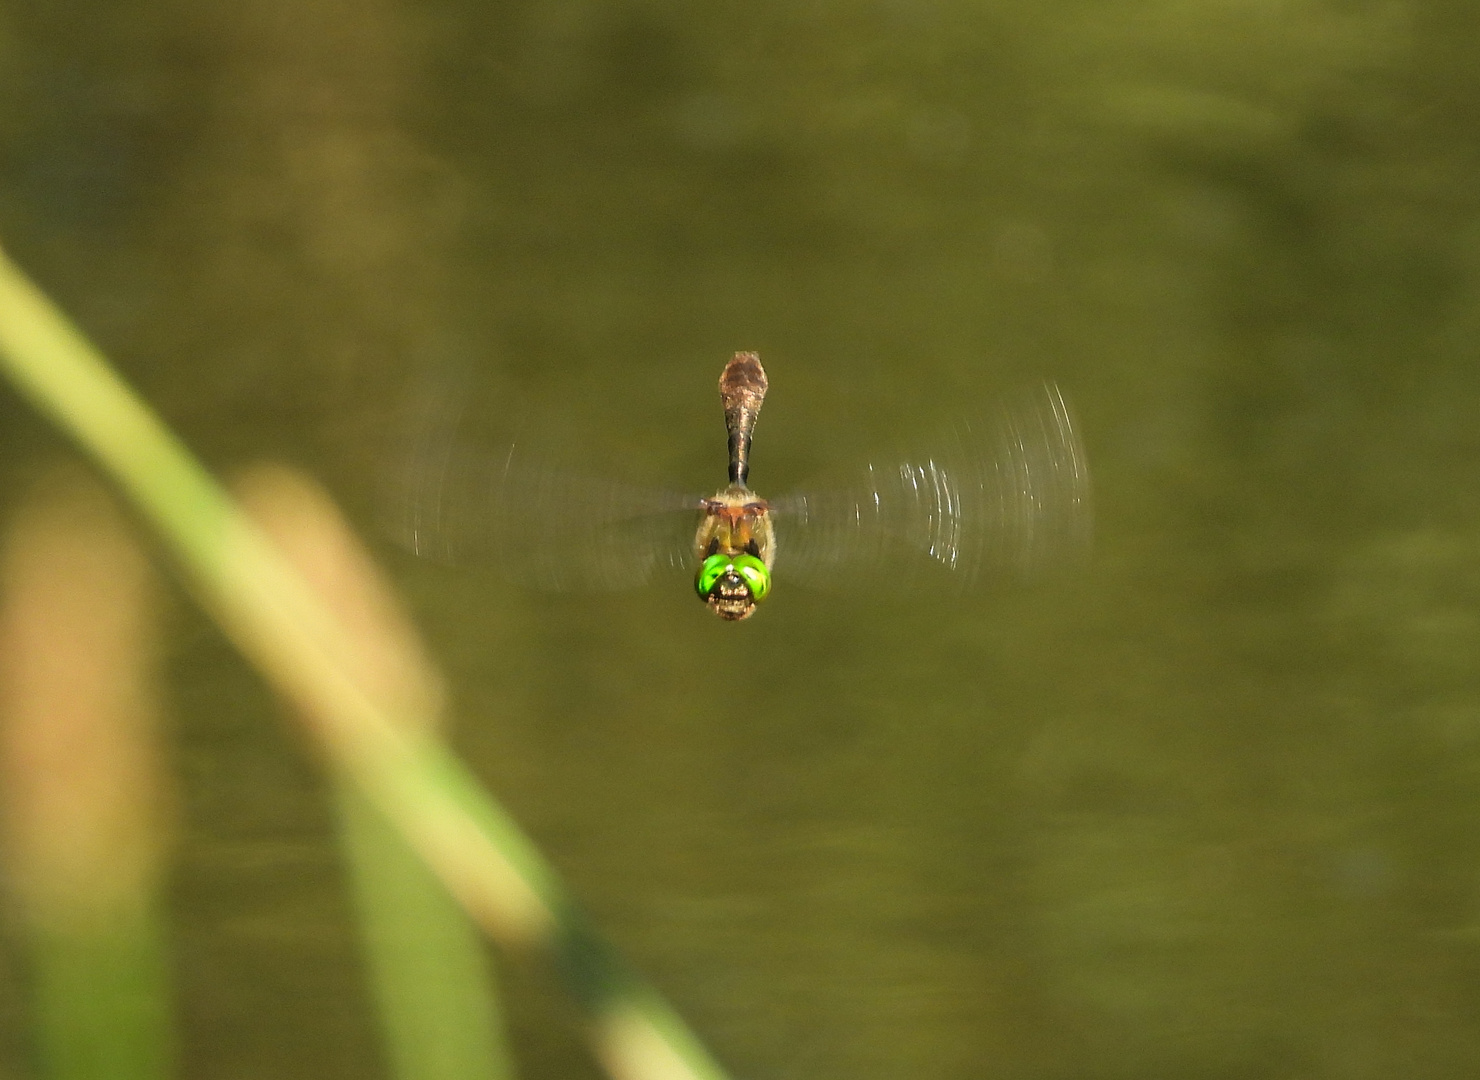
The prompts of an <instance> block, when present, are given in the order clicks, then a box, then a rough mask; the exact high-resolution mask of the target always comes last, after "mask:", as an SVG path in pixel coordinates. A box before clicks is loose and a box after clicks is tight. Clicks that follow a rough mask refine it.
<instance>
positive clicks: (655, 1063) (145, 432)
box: [0, 254, 725, 1080]
mask: <svg viewBox="0 0 1480 1080" xmlns="http://www.w3.org/2000/svg"><path fill="white" fill-rule="evenodd" d="M0 364H3V367H4V370H5V372H6V374H7V375H8V377H9V378H10V379H11V381H12V382H13V383H14V384H15V385H16V386H17V388H19V389H20V390H21V392H22V393H24V394H25V395H26V396H27V397H28V398H29V399H30V400H31V402H32V403H33V404H34V405H35V406H36V407H37V408H38V409H39V410H40V411H41V412H43V413H45V414H46V415H47V416H49V417H51V418H52V420H53V421H55V422H56V423H57V424H58V425H59V426H60V427H62V428H63V429H64V430H66V431H67V432H69V433H70V434H71V435H72V437H73V438H75V439H76V440H77V441H78V442H79V443H80V444H81V445H82V446H83V447H84V448H85V449H87V450H88V451H89V452H90V453H91V454H92V455H93V456H94V457H95V458H96V459H97V461H98V463H99V464H100V465H101V466H102V467H103V468H104V469H105V470H106V471H107V472H108V473H110V474H111V475H112V476H113V477H114V479H115V480H116V481H117V482H118V483H119V485H120V486H121V487H122V488H123V490H124V491H125V492H126V493H127V494H128V496H129V497H130V498H131V499H132V500H133V501H134V502H135V504H136V505H137V506H138V508H139V509H140V510H141V511H142V512H143V514H144V516H145V517H146V518H147V519H148V520H149V521H150V522H151V523H152V524H153V525H154V526H155V528H156V529H157V530H158V531H159V534H160V536H161V537H162V538H163V540H164V541H165V543H166V544H167V545H168V546H169V547H170V548H171V549H172V550H173V552H174V554H175V556H176V558H178V560H179V561H180V563H181V564H182V565H183V566H184V568H185V569H186V571H187V573H188V575H189V577H190V578H191V580H192V581H193V582H194V584H195V587H196V589H197V591H198V593H199V596H200V598H201V601H202V603H203V604H205V606H206V607H207V608H208V609H209V610H210V611H211V612H212V614H213V615H214V616H215V618H216V619H217V621H218V622H219V623H220V624H221V626H222V627H223V628H224V629H225V631H226V632H227V633H228V634H229V635H230V636H231V638H232V639H233V640H234V641H235V642H236V644H237V647H238V648H239V649H241V651H242V652H243V654H244V655H246V656H247V658H248V659H250V660H251V661H252V662H253V663H254V664H255V665H256V666H257V667H258V668H259V670H261V671H262V673H263V674H264V675H265V676H266V678H267V679H268V681H269V682H271V683H272V684H273V686H275V687H276V689H277V690H278V692H279V693H280V694H282V695H283V696H284V697H285V698H286V699H287V700H289V701H290V702H292V703H293V704H294V705H296V706H297V707H298V709H299V710H300V711H301V712H302V713H303V714H304V715H305V716H306V717H308V718H309V719H310V721H311V723H312V724H313V725H314V731H315V733H316V735H317V736H318V738H319V740H320V742H321V743H322V744H323V746H324V748H325V749H326V751H327V752H328V753H329V755H330V757H331V760H333V761H334V762H335V763H336V764H337V766H338V767H339V768H341V769H342V770H343V771H344V772H345V773H346V774H347V775H348V776H349V778H350V779H351V780H352V781H353V782H354V783H355V785H356V786H357V787H359V788H360V790H362V791H363V792H364V793H365V795H366V797H367V798H368V799H369V800H370V802H371V803H373V804H374V805H375V806H376V807H377V808H378V810H379V811H380V812H381V813H383V814H384V815H385V816H386V818H387V819H388V820H389V821H391V822H392V823H394V825H395V827H396V828H397V829H398V830H399V831H400V832H401V834H402V835H403V836H404V837H405V838H406V840H407V842H408V843H409V844H410V845H411V847H412V848H413V849H414V850H415V851H416V852H417V853H418V854H419V855H420V857H421V858H422V859H423V860H424V861H425V862H426V864H427V865H428V866H429V867H430V868H431V869H432V871H433V872H434V873H435V874H436V875H437V877H438V878H440V879H441V881H442V884H443V885H444V886H445V887H446V888H447V889H448V891H449V892H451V894H452V895H453V896H454V897H455V898H456V899H457V900H458V902H459V903H461V904H462V905H463V907H464V908H465V909H466V910H467V911H468V912H469V914H471V915H472V917H473V918H474V920H475V921H477V922H478V923H480V924H481V925H482V927H483V928H484V930H485V931H486V932H487V933H489V934H490V935H491V936H493V937H494V938H495V939H496V940H498V941H499V942H500V943H502V944H504V945H506V946H541V947H543V948H545V949H547V950H549V951H550V952H551V953H553V954H554V956H555V958H556V960H557V963H558V966H559V968H560V969H561V971H562V972H563V973H564V975H565V977H566V979H567V982H568V985H569V986H570V988H571V990H572V992H573V993H574V994H575V995H576V997H577V999H578V1000H579V1001H580V1002H581V1004H582V1005H583V1006H584V1007H585V1009H586V1010H587V1014H588V1016H589V1018H590V1021H591V1037H592V1039H593V1044H594V1049H595V1052H596V1054H597V1057H598V1058H600V1059H601V1061H602V1062H603V1064H604V1065H605V1066H606V1068H607V1070H608V1072H609V1073H610V1074H611V1075H612V1076H614V1077H618V1078H621V1080H647V1078H656V1077H662V1078H664V1080H687V1078H694V1080H722V1078H723V1077H724V1075H725V1074H724V1073H723V1071H722V1070H721V1069H720V1067H719V1066H718V1065H717V1064H716V1063H715V1062H714V1061H713V1059H712V1058H711V1057H710V1056H709V1054H708V1053H707V1052H706V1051H705V1049H704V1048H703V1046H702V1045H701V1044H700V1043H699V1042H698V1040H697V1039H696V1038H695V1037H694V1036H693V1034H692V1033H691V1032H690V1031H689V1030H688V1029H687V1028H686V1027H685V1026H684V1024H683V1022H682V1021H681V1020H680V1019H679V1018H678V1016H677V1015H676V1014H675V1013H674V1012H673V1011H672V1009H671V1008H670V1007H669V1006H668V1005H667V1003H666V1002H664V1001H663V1000H662V999H661V998H660V997H659V996H658V995H657V993H656V992H655V991H653V990H652V989H651V988H650V987H649V986H648V985H647V984H646V983H645V982H644V981H643V980H642V979H641V978H640V977H639V976H637V975H636V974H635V973H634V972H632V971H631V970H630V969H628V968H627V967H626V966H625V965H624V964H623V963H622V962H621V961H620V960H619V959H618V958H617V956H616V954H615V953H614V952H613V951H612V950H611V949H610V947H608V946H607V945H606V944H605V943H604V942H603V941H602V940H601V939H600V938H599V937H597V936H596V935H595V934H594V933H593V932H591V931H589V930H587V929H585V924H584V921H583V920H582V919H581V917H580V915H579V913H578V910H577V907H576V905H575V904H574V902H573V901H572V900H571V898H570V897H569V895H568V894H567V892H566V891H565V889H564V887H563V886H562V885H561V884H560V882H559V881H558V879H557V878H556V875H555V873H554V871H553V870H552V869H551V867H550V866H549V865H548V864H547V863H546V862H545V860H544V859H543V857H542V856H541V855H540V854H539V852H538V851H537V850H536V848H535V847H534V845H533V844H532V843H531V842H530V841H529V840H528V838H527V837H525V835H524V834H523V833H522V832H521V831H520V830H519V829H518V827H517V826H516V825H515V824H514V823H513V821H512V820H511V819H510V818H509V817H508V815H507V814H505V813H504V811H503V809H502V808H501V807H500V806H499V805H498V804H497V803H496V802H495V801H494V800H493V799H492V798H491V797H490V796H489V795H488V793H487V792H485V791H484V790H483V789H482V788H481V787H480V786H479V785H478V783H477V781H476V780H475V778H474V777H473V775H472V774H471V772H470V771H469V770H468V769H467V768H466V767H465V766H464V765H463V763H462V762H461V761H460V760H458V759H457V758H456V757H455V756H454V755H453V754H452V753H451V752H450V751H449V750H448V749H447V747H446V746H445V744H443V743H442V742H441V741H440V740H439V739H437V738H436V737H434V736H432V735H430V734H427V732H429V731H430V730H431V727H432V725H431V722H430V719H431V718H429V717H422V716H415V717H408V716H393V715H390V714H389V712H388V711H387V710H386V708H385V707H384V706H383V705H382V704H381V703H379V702H378V701H377V700H376V699H375V697H374V695H373V694H372V693H370V692H369V691H368V690H367V689H366V688H365V687H363V686H361V685H360V684H359V681H358V679H357V678H356V676H355V675H354V673H353V672H354V670H355V667H354V665H353V664H351V663H349V662H348V661H347V659H346V658H347V657H348V656H349V655H350V653H351V648H352V647H351V646H350V645H349V644H348V640H347V639H348V635H346V634H345V633H344V631H343V629H342V628H341V627H340V626H338V624H337V623H336V621H335V620H334V619H333V617H332V616H331V615H330V614H329V612H328V611H327V609H326V608H325V606H324V605H323V604H322V603H321V602H320V601H319V600H318V598H317V597H315V596H314V595H313V593H312V592H311V591H310V590H309V589H308V587H307V586H306V585H305V584H304V582H303V581H302V579H301V578H300V576H299V575H298V574H297V573H295V572H294V571H293V569H292V568H291V567H290V566H289V565H288V564H287V562H286V561H285V560H284V559H283V558H282V556H281V555H280V554H279V553H278V552H277V551H276V550H275V549H274V548H273V547H272V546H271V545H270V544H269V543H268V542H267V541H266V539H265V538H264V537H263V536H262V534H261V533H260V532H259V530H258V529H257V528H255V527H254V526H253V525H252V524H251V523H250V522H249V521H248V520H247V519H246V518H245V517H244V516H243V515H242V514H241V513H240V512H239V511H238V510H237V509H236V507H235V506H234V504H233V503H232V502H231V500H230V499H228V498H227V496H226V494H225V492H224V491H223V490H222V489H221V487H220V486H219V485H218V484H216V482H215V481H214V480H212V479H211V477H210V476H209V474H207V473H206V471H205V470H204V469H203V468H202V467H201V466H200V465H199V464H198V463H197V462H196V461H195V459H194V458H193V457H192V456H191V455H190V453H189V451H188V450H187V449H186V448H185V447H184V445H183V444H182V443H181V442H180V441H179V440H178V439H177V438H175V436H174V435H173V434H172V433H171V432H170V431H168V430H167V429H166V428H165V427H164V426H163V425H162V424H161V423H160V422H159V420H158V419H157V418H156V417H155V416H154V415H153V414H152V413H151V412H150V411H149V410H148V408H147V407H146V406H145V405H144V404H143V403H142V402H141V401H140V400H139V398H138V397H137V396H136V395H135V394H134V393H133V392H132V390H131V389H130V388H129V387H128V386H127V385H126V384H125V383H124V382H123V381H122V380H121V379H119V378H118V376H117V375H116V374H115V373H114V372H113V370H112V369H111V368H110V367H109V366H108V363H107V361H106V360H105V359H104V357H103V356H102V354H101V353H99V352H98V351H97V350H96V349H95V348H94V347H93V346H92V345H91V343H89V342H88V341H87V339H86V338H85V337H83V335H82V334H81V333H80V332H79V331H78V330H77V329H76V328H75V327H74V326H72V324H71V323H70V322H69V321H68V320H67V319H66V318H65V316H63V315H62V314H61V312H60V311H58V310H57V308H56V307H55V306H54V305H53V304H52V303H51V302H50V301H49V300H48V299H47V298H46V296H45V295H44V294H42V293H41V291H40V290H38V289H37V288H36V287H35V285H33V284H32V283H31V281H30V280H29V279H28V278H26V277H25V275H24V274H23V273H22V272H21V271H20V270H19V269H18V268H17V267H16V266H15V265H14V264H13V263H12V262H10V261H9V259H7V258H5V256H4V255H3V254H0Z"/></svg>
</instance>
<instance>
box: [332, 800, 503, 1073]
mask: <svg viewBox="0 0 1480 1080" xmlns="http://www.w3.org/2000/svg"><path fill="white" fill-rule="evenodd" d="M336 794H337V802H338V804H339V822H340V830H339V831H340V836H341V838H342V841H343V846H344V849H345V858H346V862H347V863H348V865H349V868H350V880H351V884H352V886H353V891H354V894H355V901H356V904H355V906H356V908H357V910H358V911H359V914H360V933H361V936H362V937H363V939H364V941H365V950H364V952H365V957H366V961H367V964H368V966H369V977H370V985H371V988H372V991H373V992H374V995H375V998H376V1000H377V1002H378V1003H379V1006H380V1015H381V1017H382V1018H383V1020H384V1023H385V1027H386V1041H387V1043H388V1044H389V1045H388V1047H387V1049H388V1053H389V1056H390V1061H391V1066H392V1068H391V1074H392V1075H393V1076H395V1077H396V1078H397V1080H511V1078H512V1077H513V1076H514V1066H513V1062H512V1060H511V1059H510V1056H509V1052H508V1049H507V1048H506V1047H505V1045H504V1043H503V1040H502V1038H501V1035H502V1032H503V1029H504V1025H503V1018H502V1017H501V1016H500V1015H499V1009H498V1001H497V997H496V995H495V993H494V987H493V981H492V971H491V970H490V965H489V964H488V962H487V958H486V957H485V955H484V952H483V950H484V945H483V942H482V941H481V940H480V939H479V938H478V937H477V935H476V933H475V931H474V930H473V928H472V927H471V926H470V925H469V924H468V920H467V917H466V916H465V915H464V913H463V911H462V909H461V908H459V907H458V906H457V905H456V904H454V903H453V902H452V899H451V898H450V897H449V896H448V895H447V890H446V889H444V888H443V887H442V883H441V882H440V881H438V880H437V879H436V878H435V877H434V876H432V873H431V871H430V870H428V869H427V867H426V864H425V863H423V862H422V861H421V860H420V859H419V858H418V857H417V855H416V853H415V852H414V851H412V850H411V849H410V848H409V847H408V846H407V844H406V841H405V840H403V839H402V837H401V834H400V833H398V832H396V831H395V829H394V828H393V827H392V826H391V825H390V824H389V823H388V822H387V821H386V819H385V815H383V814H382V813H381V812H380V811H379V810H378V809H376V807H375V806H373V805H371V803H370V801H369V800H368V799H366V798H365V796H364V795H363V794H361V792H360V791H359V789H358V788H356V787H354V785H352V784H346V783H341V784H339V785H337V789H336Z"/></svg>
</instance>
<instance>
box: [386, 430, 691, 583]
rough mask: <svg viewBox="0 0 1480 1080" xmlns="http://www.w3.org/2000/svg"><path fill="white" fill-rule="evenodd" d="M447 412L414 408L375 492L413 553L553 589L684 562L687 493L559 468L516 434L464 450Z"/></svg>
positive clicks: (639, 577)
mask: <svg viewBox="0 0 1480 1080" xmlns="http://www.w3.org/2000/svg"><path fill="white" fill-rule="evenodd" d="M444 412H445V409H444ZM449 420H450V422H449ZM456 420H457V418H456V417H455V416H451V417H448V416H447V415H444V416H442V417H441V418H436V417H432V418H423V421H424V422H423V423H421V424H419V425H418V431H417V435H416V438H415V440H414V442H413V444H412V445H411V446H409V447H407V448H405V450H404V451H403V454H402V460H401V461H400V462H398V463H397V466H396V468H395V471H394V474H395V483H394V484H393V486H392V489H391V490H390V492H389V493H388V496H387V498H386V499H385V504H386V507H385V517H386V519H387V520H386V525H387V527H388V529H389V531H390V532H391V534H392V536H393V537H394V539H396V540H397V541H398V542H399V543H400V544H401V545H402V546H404V547H406V548H407V549H409V550H410V551H411V552H413V553H414V554H416V555H419V556H421V557H423V558H429V559H434V560H437V561H440V562H445V563H454V564H467V563H477V564H486V565H490V566H493V567H495V568H497V569H499V570H500V571H501V572H503V573H504V574H505V575H506V576H508V577H510V578H512V579H514V580H515V581H518V582H520V583H521V584H525V585H532V586H535V587H538V588H545V589H555V590H562V591H563V590H572V589H621V588H627V587H630V586H635V585H640V584H642V583H643V582H646V581H648V580H649V579H651V578H652V577H654V576H655V575H657V574H659V573H661V572H663V571H667V570H676V569H682V568H684V567H687V566H689V565H690V564H691V563H692V559H693V543H694V531H695V528H696V527H697V524H698V520H699V500H698V498H697V497H687V496H681V495H675V494H670V493H667V492H662V491H651V490H646V489H642V488H638V487H629V486H625V485H622V484H616V483H611V482H608V481H604V480H597V479H592V478H588V477H584V476H579V475H576V474H573V473H569V472H565V471H562V470H560V469H558V468H555V467H552V466H550V465H548V464H546V463H545V462H544V461H543V460H541V459H540V458H538V457H536V456H533V455H528V454H525V453H523V452H521V449H520V447H519V446H518V445H516V444H510V445H507V446H504V447H502V448H501V449H499V450H492V449H482V448H478V449H473V448H469V447H467V446H465V445H462V440H461V439H460V436H459V433H458V428H459V425H458V423H457V422H456Z"/></svg>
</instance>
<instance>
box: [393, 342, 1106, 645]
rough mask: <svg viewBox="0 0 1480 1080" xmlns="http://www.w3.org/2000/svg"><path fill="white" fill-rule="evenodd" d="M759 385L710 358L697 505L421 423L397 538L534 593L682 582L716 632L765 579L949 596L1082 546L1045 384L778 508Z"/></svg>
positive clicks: (1064, 422) (1076, 471)
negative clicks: (709, 430)
mask: <svg viewBox="0 0 1480 1080" xmlns="http://www.w3.org/2000/svg"><path fill="white" fill-rule="evenodd" d="M768 389H769V380H768V379H767V376H766V372H765V369H764V367H763V366H762V365H761V360H760V357H759V355H757V354H756V353H754V352H737V353H735V354H734V356H733V357H732V358H731V359H730V360H729V361H728V363H726V364H725V366H724V370H723V372H722V373H721V375H720V380H719V391H720V401H721V404H722V406H723V408H724V417H725V428H726V432H727V435H728V450H729V468H728V480H729V482H728V483H727V484H726V485H725V486H724V487H722V488H720V489H719V490H717V491H715V492H714V493H713V494H712V495H693V494H686V493H675V492H670V491H662V490H657V489H651V488H641V487H635V486H631V485H625V484H619V483H615V482H612V481H608V480H603V479H597V478H593V477H589V476H584V475H581V474H580V473H577V472H573V471H570V470H567V469H564V468H561V467H559V466H556V465H552V464H550V463H549V462H547V461H546V460H545V459H544V458H542V457H540V456H538V455H533V454H530V453H528V452H526V451H524V450H523V449H522V447H521V446H520V445H519V444H518V443H515V444H513V445H509V446H506V447H503V448H501V449H500V450H498V451H496V452H491V451H488V450H486V449H485V450H478V449H476V448H470V447H466V446H462V445H460V444H459V443H458V440H457V439H456V438H451V439H449V438H447V437H446V435H445V433H444V432H442V431H441V430H440V426H435V425H434V429H433V434H432V437H431V438H430V439H423V440H421V442H422V443H423V445H422V446H421V447H420V448H418V449H417V450H416V451H415V452H414V453H413V468H412V469H411V471H410V474H409V476H408V477H403V480H404V481H405V484H404V487H405V490H404V491H403V493H402V495H401V496H400V498H399V499H398V506H397V512H396V517H397V520H396V521H395V522H394V526H395V531H396V532H397V533H398V534H399V537H400V539H401V541H402V542H403V543H404V544H405V545H406V546H407V547H409V548H410V549H411V550H412V551H413V552H414V553H416V554H418V555H422V556H427V557H431V558H434V559H437V560H439V561H443V562H451V563H464V562H468V561H473V560H478V561H487V560H491V561H492V562H493V563H494V564H495V565H496V566H497V567H499V568H500V569H501V570H503V571H504V572H505V573H506V574H507V575H508V576H511V577H513V578H514V579H516V580H519V581H522V582H525V583H527V584H531V585H534V586H538V587H543V588H551V589H558V590H580V591H598V590H607V589H617V588H626V587H629V586H635V585H639V584H642V583H644V582H647V581H650V580H651V579H653V578H654V577H656V576H658V575H660V574H662V573H665V572H668V571H687V572H689V573H691V574H692V581H693V588H694V591H695V593H696V594H697V595H698V597H699V599H700V600H701V601H702V602H703V603H704V605H705V606H706V607H708V608H709V610H710V611H712V612H713V613H714V614H715V615H717V616H718V617H719V618H720V619H722V620H725V621H726V622H740V621H743V620H746V619H749V618H750V617H751V616H752V615H754V614H755V612H756V611H757V610H758V609H759V608H760V606H761V605H762V604H763V603H765V602H766V601H767V599H768V598H769V597H771V596H772V594H773V591H774V590H773V588H772V580H773V574H774V575H775V577H776V578H777V580H779V581H782V582H787V583H789V582H792V581H795V582H797V583H800V584H808V585H816V586H821V587H823V588H831V589H834V590H843V591H846V592H849V593H861V594H868V595H872V594H875V593H887V592H900V591H906V592H914V591H916V590H919V589H936V590H941V591H949V592H963V591H966V590H969V589H972V588H974V587H976V586H978V585H979V584H981V583H982V582H983V581H984V580H987V579H993V578H1025V577H1031V576H1034V575H1035V574H1037V573H1038V572H1039V571H1041V570H1043V569H1045V568H1048V567H1051V566H1054V565H1056V564H1063V563H1067V562H1071V561H1074V560H1076V559H1079V558H1081V557H1082V556H1083V555H1084V554H1085V553H1086V551H1087V550H1088V545H1089V539H1090V525H1091V508H1090V482H1089V471H1088V468H1087V465H1086V461H1085V452H1084V447H1083V444H1082V442H1081V440H1080V436H1079V432H1078V428H1077V425H1076V423H1075V420H1074V416H1073V414H1072V412H1071V411H1070V409H1069V406H1068V404H1067V403H1066V401H1065V399H1064V397H1063V395H1062V394H1061V393H1060V391H1059V389H1058V388H1057V387H1056V386H1055V385H1054V384H1052V383H1043V384H1041V385H1039V386H1036V387H1033V388H1031V389H1029V390H1026V391H1022V392H1019V393H1017V394H1015V395H1011V396H1008V397H1005V398H1003V399H1002V400H1001V401H999V402H997V403H996V404H995V405H994V406H993V407H991V408H989V409H987V410H985V411H983V412H982V413H981V414H980V415H978V416H976V417H973V418H969V419H966V420H962V421H960V422H959V423H957V424H956V425H954V426H952V427H951V428H950V429H949V431H948V432H947V433H946V435H945V436H944V437H943V438H941V439H939V440H938V441H937V444H936V445H935V446H934V447H933V448H931V449H930V450H929V451H928V452H922V453H917V454H905V455H894V456H891V457H883V458H879V459H876V460H874V461H869V462H865V463H864V464H863V465H862V466H861V467H860V468H858V469H856V470H853V471H852V473H851V474H849V475H846V476H844V477H843V478H842V479H841V480H840V481H838V482H836V483H832V484H824V485H820V486H814V487H812V488H810V489H807V490H803V491H800V492H797V493H793V494H790V495H786V496H782V497H780V498H776V499H766V498H763V497H761V496H760V495H758V494H757V493H756V492H755V491H753V490H752V489H751V488H750V486H749V480H750V458H751V446H752V442H753V437H754V433H755V428H756V422H757V419H758V418H759V415H760V410H761V405H762V403H763V402H764V400H765V396H766V392H767V390H768Z"/></svg>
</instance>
